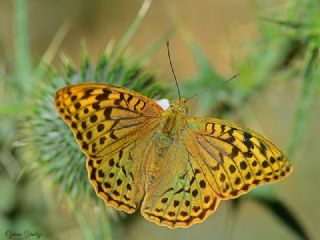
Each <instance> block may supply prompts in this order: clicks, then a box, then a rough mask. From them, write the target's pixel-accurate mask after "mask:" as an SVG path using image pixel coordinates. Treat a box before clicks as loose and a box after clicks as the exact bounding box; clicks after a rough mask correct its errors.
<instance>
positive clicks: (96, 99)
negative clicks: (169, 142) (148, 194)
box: [54, 83, 163, 212]
mask: <svg viewBox="0 0 320 240" xmlns="http://www.w3.org/2000/svg"><path fill="white" fill-rule="evenodd" d="M54 101H55V105H56V108H57V111H58V112H59V113H60V114H61V116H62V117H63V119H64V120H65V122H66V123H67V124H68V125H69V127H70V128H71V129H72V131H73V133H74V136H75V138H76V139H77V141H78V143H79V145H80V147H81V149H82V151H83V152H84V153H85V154H86V155H87V156H88V159H87V169H88V175H89V180H90V182H91V184H92V185H93V186H94V188H95V190H96V192H97V194H99V195H100V196H101V197H102V198H103V199H104V200H105V201H106V202H107V203H108V204H109V205H112V206H114V207H116V208H118V209H121V210H124V211H126V212H134V211H135V210H136V208H137V207H138V205H139V203H140V202H141V199H142V197H143V194H144V187H143V182H142V181H143V176H144V175H143V169H142V167H143V164H141V149H143V147H144V146H145V145H146V142H148V136H149V135H151V134H152V132H153V131H154V130H153V129H154V128H155V126H157V124H158V122H159V118H160V116H161V113H162V112H163V110H162V109H161V107H159V106H158V105H157V104H156V103H155V102H153V101H152V100H151V99H149V98H147V97H145V96H143V95H141V94H139V93H136V92H134V91H129V90H127V89H125V88H121V87H116V86H111V85H105V84H96V83H86V84H79V85H74V86H70V87H65V88H63V89H61V90H59V91H58V92H57V93H56V95H55V98H54ZM141 136H143V138H141Z"/></svg>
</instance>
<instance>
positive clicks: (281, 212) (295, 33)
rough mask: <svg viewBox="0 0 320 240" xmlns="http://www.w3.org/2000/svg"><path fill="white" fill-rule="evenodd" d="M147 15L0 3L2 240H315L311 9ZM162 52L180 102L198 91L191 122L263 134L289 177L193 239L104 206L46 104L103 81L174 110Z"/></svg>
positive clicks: (260, 5)
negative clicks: (278, 151) (217, 120)
mask: <svg viewBox="0 0 320 240" xmlns="http://www.w3.org/2000/svg"><path fill="white" fill-rule="evenodd" d="M149 3H150V2H148V1H147V2H145V3H144V6H143V7H141V6H142V5H143V1H141V0H140V1H138V0H131V1H124V0H118V1H111V0H108V1H102V0H94V1H84V0H78V1H76V0H69V1H62V0H56V1H43V0H32V1H31V0H30V1H27V0H0V196H1V197H0V239H9V237H10V234H13V235H15V234H16V236H12V237H13V238H11V239H27V238H28V239H36V236H34V235H36V234H37V233H40V234H41V236H40V239H137V240H138V239H197V240H200V239H261V240H262V239H318V238H319V236H320V229H319V223H320V207H319V198H320V190H319V183H320V176H319V169H320V161H319V156H320V125H319V119H320V98H319V89H320V70H319V66H318V64H319V55H318V51H319V50H318V48H319V42H320V41H319V40H320V2H318V1H312V0H304V1H285V0H283V1H262V0H261V1H258V0H255V1H237V0H230V1H220V0H217V1H209V0H204V1H191V0H185V1H182V0H171V1H169V0H166V1H165V0H158V1H153V2H152V3H151V5H150V6H149V9H147V7H148V4H149ZM139 9H140V15H139V16H138V17H137V14H138V12H139ZM141 9H142V10H141ZM166 38H169V39H170V42H171V54H172V58H173V63H174V68H175V72H176V74H177V77H178V80H179V83H180V85H181V91H182V94H183V96H186V97H188V96H191V95H193V94H195V93H198V92H201V91H203V90H207V91H206V92H204V93H202V94H201V95H199V96H198V97H196V98H194V100H193V101H192V102H191V104H190V107H189V109H190V114H191V115H203V116H204V115H206V116H212V117H223V118H226V119H228V120H233V121H236V122H239V123H241V124H243V125H245V126H248V127H250V128H252V129H254V130H256V131H258V132H260V133H262V134H263V135H265V136H266V137H268V138H269V139H271V140H272V141H273V142H275V143H277V144H278V145H279V146H280V147H281V148H282V149H284V150H285V151H286V152H287V153H288V156H289V159H290V161H291V162H292V163H293V165H294V167H295V169H294V172H293V174H292V175H290V176H289V177H288V178H287V179H285V180H284V181H282V182H280V183H277V184H274V185H273V186H271V187H270V186H266V187H261V188H259V189H257V190H254V191H252V192H251V193H250V194H247V195H246V196H243V197H241V198H240V199H239V200H232V201H224V202H222V203H221V204H220V207H219V208H218V210H217V212H216V213H215V214H213V215H211V216H210V217H209V218H208V219H207V220H206V221H205V222H203V223H201V224H196V225H194V226H192V227H191V228H189V229H177V230H170V229H167V228H165V227H160V226H157V225H156V224H154V223H150V222H147V221H146V220H144V219H143V217H142V216H140V214H139V213H137V214H135V215H132V216H127V215H126V214H121V213H120V214H119V213H118V212H116V211H114V210H112V209H110V208H108V207H106V206H104V204H103V202H102V200H100V198H98V197H96V196H95V194H94V193H93V192H92V189H91V187H90V186H89V184H88V182H87V181H86V173H85V164H84V157H83V155H82V154H81V153H80V150H78V147H77V145H76V144H75V143H74V140H73V138H72V135H71V133H70V131H68V130H67V128H66V126H65V125H64V124H63V123H62V121H61V120H60V119H59V118H58V116H57V114H56V112H55V110H54V107H53V105H52V99H51V97H52V94H53V93H54V91H55V90H57V89H58V88H59V87H61V86H63V85H66V84H70V83H76V82H82V81H89V80H91V81H102V82H103V81H105V82H108V81H111V80H110V78H111V77H110V72H108V74H109V75H108V74H105V69H111V70H112V71H111V72H112V73H113V75H112V77H113V79H115V80H114V82H115V83H117V84H120V85H126V84H127V85H128V81H132V86H130V87H131V88H133V89H136V90H139V91H141V92H143V93H144V94H146V95H148V96H156V97H158V98H159V97H165V96H168V97H169V98H170V99H174V98H177V95H176V90H175V85H174V81H173V77H172V73H171V70H170V67H169V62H168V58H167V55H166V54H167V53H166V51H167V50H166V47H165V39H166ZM106 47H107V50H105V48H106ZM116 73H119V74H116ZM235 73H239V77H237V78H236V79H235V80H233V81H231V82H229V83H227V84H222V83H223V82H224V81H225V80H227V79H229V78H230V77H231V76H233V75H234V74H235ZM143 83H144V84H143ZM169 89H170V91H169ZM208 89H209V90H208ZM59 144H60V145H59ZM59 146H60V148H61V146H64V147H65V148H63V151H62V150H61V149H60V148H59ZM64 149H65V150H64ZM25 231H27V232H25ZM19 234H21V236H18V235H19ZM24 234H27V235H24ZM28 234H31V235H28ZM32 234H33V235H32ZM14 237H15V238H14Z"/></svg>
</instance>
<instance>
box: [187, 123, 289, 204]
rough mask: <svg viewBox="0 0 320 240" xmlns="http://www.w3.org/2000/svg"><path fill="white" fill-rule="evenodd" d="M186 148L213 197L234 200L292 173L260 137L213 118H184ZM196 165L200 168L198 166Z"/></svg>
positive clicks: (276, 150)
mask: <svg viewBox="0 0 320 240" xmlns="http://www.w3.org/2000/svg"><path fill="white" fill-rule="evenodd" d="M186 121H187V126H188V129H189V130H188V131H189V137H190V138H192V139H193V141H186V144H187V148H188V150H189V151H190V152H192V153H193V154H194V155H195V159H197V160H198V161H199V162H200V163H201V164H202V165H203V166H204V170H205V175H206V176H208V178H209V181H210V184H211V185H212V186H213V189H214V191H215V192H216V194H217V195H218V196H219V197H220V198H222V199H227V198H235V197H238V196H240V195H241V194H243V193H246V192H248V191H249V190H250V189H252V188H253V187H255V186H258V185H261V184H266V183H271V182H274V181H277V180H280V179H282V178H284V177H285V176H287V175H288V174H289V173H290V172H291V171H292V166H291V165H290V163H289V161H288V159H287V158H286V156H285V154H284V153H283V152H281V150H280V149H279V148H278V147H277V146H275V145H274V144H273V143H271V142H270V141H269V140H267V139H266V138H264V137H263V136H261V135H259V134H258V133H255V132H254V131H252V130H249V129H246V128H243V127H241V126H239V125H237V124H234V123H231V122H227V121H224V120H219V119H214V118H186ZM200 163H199V164H200Z"/></svg>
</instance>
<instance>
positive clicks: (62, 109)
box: [54, 83, 292, 228]
mask: <svg viewBox="0 0 320 240" xmlns="http://www.w3.org/2000/svg"><path fill="white" fill-rule="evenodd" d="M54 101H55V105H56V108H57V111H58V112H59V113H60V115H61V116H62V118H63V119H64V121H65V122H66V123H67V124H68V126H69V127H70V128H71V130H72V131H73V133H74V136H75V138H76V140H77V141H78V143H79V145H80V147H81V149H82V151H83V152H84V153H85V154H86V155H87V171H88V178H89V181H90V183H91V184H92V185H93V187H94V188H95V191H96V193H97V195H99V196H100V197H101V198H103V199H104V201H105V202H106V203H107V204H108V205H110V206H113V207H115V208H116V209H119V210H123V211H125V212H127V213H133V212H135V211H136V210H137V209H138V208H139V207H140V209H141V213H142V215H143V216H144V217H145V218H146V219H148V220H150V221H153V222H156V223H157V224H160V225H165V226H168V227H171V228H175V227H189V226H191V225H192V224H194V223H199V222H202V221H203V220H204V219H206V218H207V217H208V216H209V215H210V214H211V213H213V212H214V211H215V210H216V208H217V206H218V204H219V202H220V201H221V200H224V199H230V198H236V197H239V196H240V195H242V194H244V193H247V192H248V191H250V190H251V189H252V188H254V187H256V186H259V185H262V184H265V183H272V182H274V181H278V180H280V179H283V178H284V177H285V176H287V175H289V173H290V172H291V171H292V166H291V165H290V163H289V161H288V160H287V158H286V156H285V155H284V153H283V152H282V151H281V150H280V149H279V148H278V147H277V146H276V145H274V144H273V143H271V142H270V141H269V140H267V139H266V138H264V137H263V136H261V135H259V134H258V133H256V132H254V131H252V130H249V129H247V128H244V127H242V126H239V125H238V124H235V123H231V122H228V121H225V120H220V119H216V118H203V117H198V118H197V117H189V116H187V111H188V109H187V105H186V100H184V99H179V100H176V101H172V102H171V103H170V106H169V108H168V109H166V110H163V109H162V108H161V107H160V106H159V105H158V104H157V103H156V102H154V101H153V100H151V99H149V98H147V97H145V96H143V95H142V94H139V93H137V92H134V91H132V90H129V89H126V88H122V87H117V86H113V85H106V84H97V83H85V84H78V85H74V86H69V87H66V88H63V89H60V90H59V91H58V92H57V93H56V95H55V97H54Z"/></svg>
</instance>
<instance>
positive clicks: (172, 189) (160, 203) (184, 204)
mask: <svg viewBox="0 0 320 240" xmlns="http://www.w3.org/2000/svg"><path fill="white" fill-rule="evenodd" d="M159 137H161V135H160V136H159ZM162 140H163V141H168V142H170V139H162ZM153 141H159V140H158V138H157V137H155V138H154V140H153ZM151 146H157V144H156V143H154V144H151ZM158 149H159V148H156V147H150V148H148V156H149V158H151V159H153V162H155V163H159V165H160V166H161V167H160V168H157V166H155V168H156V169H158V172H157V175H156V177H155V178H153V179H151V181H150V182H149V187H148V188H147V189H146V195H145V198H144V200H143V204H142V206H141V213H142V215H143V216H144V217H145V218H146V219H148V220H150V221H153V222H156V223H157V224H160V225H165V226H169V227H171V228H175V227H189V226H191V225H193V224H194V223H199V222H202V221H204V220H205V219H206V218H207V216H209V215H210V214H211V213H213V212H214V211H215V210H216V208H217V206H218V204H219V201H220V200H219V199H218V197H217V196H216V194H215V192H214V191H213V189H212V188H211V187H210V185H209V184H208V181H207V179H206V177H205V176H204V175H203V171H202V167H201V166H200V165H198V162H197V161H195V159H194V158H193V156H192V154H190V153H189V152H188V150H187V148H186V145H185V142H184V140H183V137H182V139H181V140H180V141H176V142H174V143H172V144H171V145H170V144H169V147H167V148H166V151H165V152H162V151H160V152H159V150H158Z"/></svg>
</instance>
